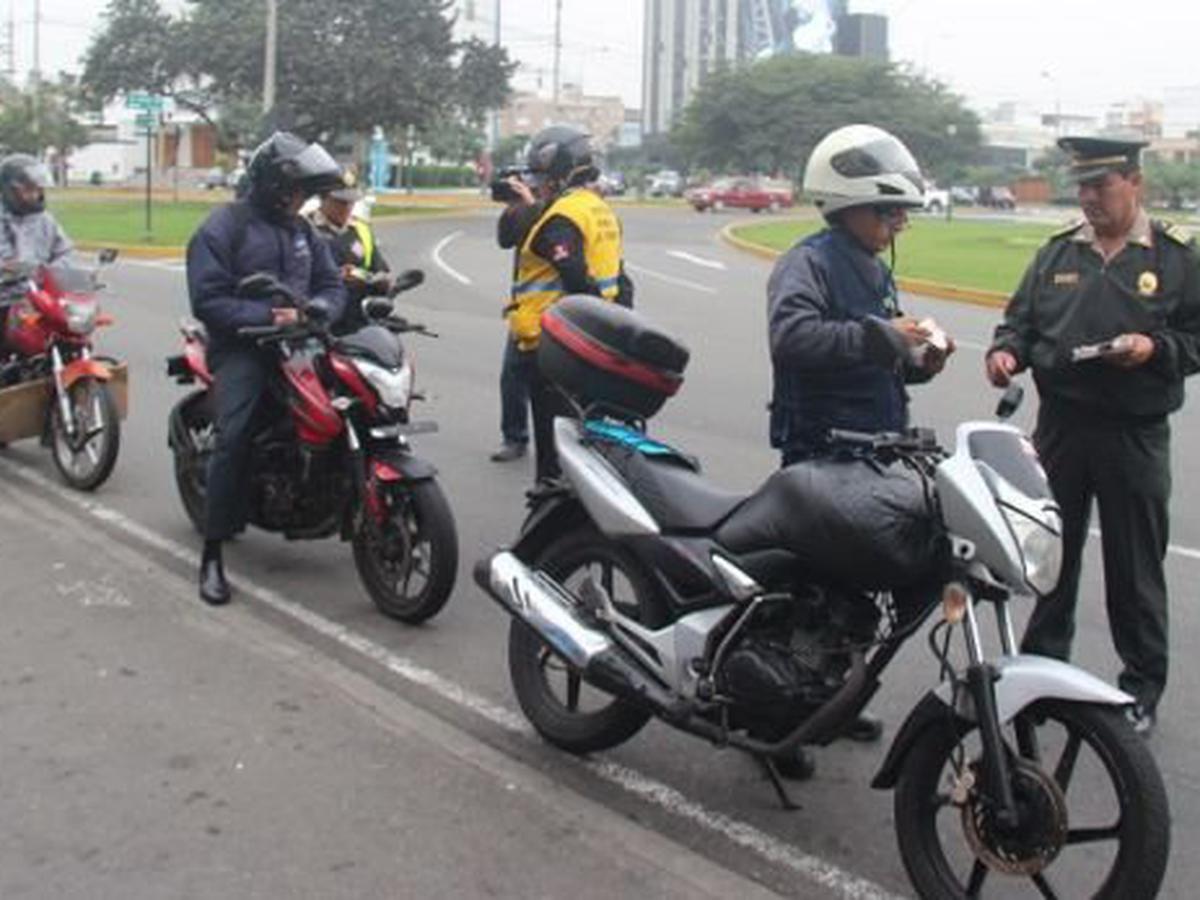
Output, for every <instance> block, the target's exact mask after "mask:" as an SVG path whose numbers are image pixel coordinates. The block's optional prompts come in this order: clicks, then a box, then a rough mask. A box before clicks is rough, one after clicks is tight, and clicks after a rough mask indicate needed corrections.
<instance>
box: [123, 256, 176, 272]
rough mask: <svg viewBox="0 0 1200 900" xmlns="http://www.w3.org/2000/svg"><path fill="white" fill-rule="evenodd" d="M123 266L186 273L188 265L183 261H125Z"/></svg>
mask: <svg viewBox="0 0 1200 900" xmlns="http://www.w3.org/2000/svg"><path fill="white" fill-rule="evenodd" d="M121 265H123V266H138V267H139V268H142V269H158V270H159V271H166V272H186V271H187V263H186V262H184V261H183V260H182V259H123V260H121Z"/></svg>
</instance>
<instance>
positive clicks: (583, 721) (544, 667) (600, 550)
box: [508, 528, 664, 753]
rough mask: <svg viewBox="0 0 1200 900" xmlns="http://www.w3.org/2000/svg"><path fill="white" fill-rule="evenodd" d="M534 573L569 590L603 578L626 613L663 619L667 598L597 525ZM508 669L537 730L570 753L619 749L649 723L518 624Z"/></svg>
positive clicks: (572, 536) (565, 541)
mask: <svg viewBox="0 0 1200 900" xmlns="http://www.w3.org/2000/svg"><path fill="white" fill-rule="evenodd" d="M533 568H535V569H540V570H541V571H543V572H545V573H546V574H547V575H549V576H550V577H551V578H553V579H554V580H555V581H557V582H558V583H559V584H561V585H563V586H564V587H565V588H566V589H567V591H568V592H571V591H572V590H573V589H574V588H575V587H576V586H577V584H578V582H579V581H581V580H582V579H583V578H586V577H587V576H588V575H589V574H590V575H592V576H593V577H596V576H598V583H599V584H600V585H601V586H602V587H603V588H604V589H605V590H606V591H607V592H608V594H609V596H610V597H611V598H612V600H613V603H614V604H615V605H616V606H617V608H618V609H620V610H621V612H622V613H624V614H625V615H628V616H630V617H631V618H634V619H636V620H637V621H639V622H641V623H643V624H646V625H650V626H653V625H655V624H658V623H659V622H661V621H662V620H663V618H664V615H663V610H662V606H661V601H660V600H659V599H658V597H657V595H656V594H655V592H654V588H653V586H652V584H651V582H650V579H649V577H648V576H647V575H646V574H645V572H644V571H643V569H642V567H641V565H640V564H639V563H638V562H637V560H635V559H634V558H632V557H631V556H630V555H629V554H627V553H626V552H625V551H624V550H622V549H621V548H620V547H618V546H616V545H615V544H612V543H610V542H608V541H607V540H606V539H605V538H604V537H603V536H602V535H601V534H600V533H599V532H597V531H595V530H593V529H591V528H588V529H586V530H582V531H575V532H571V533H568V534H565V535H563V536H562V537H560V538H558V539H557V540H555V541H553V542H552V543H550V544H549V545H548V546H547V547H546V548H545V550H543V551H542V552H541V554H539V556H538V558H537V559H536V560H535V561H534V565H533ZM508 671H509V677H510V678H511V679H512V685H513V691H514V692H515V693H516V695H517V702H518V703H519V704H520V706H521V710H522V711H523V712H524V713H525V716H526V718H528V719H529V721H530V723H531V724H532V725H533V727H534V729H536V730H537V732H538V734H540V735H541V736H542V737H543V738H544V739H545V740H546V741H547V742H549V743H551V744H553V745H554V746H556V747H558V748H560V749H562V750H566V751H567V752H568V753H594V752H597V751H600V750H607V749H608V748H610V747H615V746H617V745H618V744H622V743H624V742H625V741H627V740H629V739H630V738H631V737H633V736H634V735H635V734H637V733H638V731H640V730H641V729H642V727H643V726H644V725H645V724H646V723H647V722H648V721H649V720H650V714H649V713H648V712H645V711H644V710H641V709H639V708H637V707H635V706H632V705H631V704H629V703H626V702H625V701H623V700H618V699H616V698H614V697H612V696H611V695H609V694H606V693H604V692H602V691H599V690H597V689H594V688H591V687H590V686H588V685H586V684H585V683H584V681H583V678H582V676H581V675H580V673H579V672H578V671H577V670H576V669H574V668H572V667H571V666H570V665H568V664H567V662H566V661H565V660H563V659H561V658H560V657H558V656H557V655H555V654H554V652H553V651H552V650H551V649H550V647H549V646H547V644H546V643H545V642H543V641H542V639H541V638H540V637H538V635H537V634H536V633H535V632H534V631H533V629H531V628H530V627H529V626H527V625H526V624H525V623H523V622H521V621H519V620H517V619H514V620H513V621H512V623H511V625H510V626H509V632H508Z"/></svg>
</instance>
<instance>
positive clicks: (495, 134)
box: [488, 0, 500, 162]
mask: <svg viewBox="0 0 1200 900" xmlns="http://www.w3.org/2000/svg"><path fill="white" fill-rule="evenodd" d="M492 18H493V20H494V22H493V26H494V27H493V31H492V43H493V44H495V46H496V47H497V48H499V46H500V0H496V2H495V4H494V11H493V15H492ZM488 145H489V147H490V148H491V151H492V153H493V154H495V152H496V148H497V147H499V146H500V110H498V109H493V110H492V127H491V128H490V129H489V135H488ZM493 162H494V160H493Z"/></svg>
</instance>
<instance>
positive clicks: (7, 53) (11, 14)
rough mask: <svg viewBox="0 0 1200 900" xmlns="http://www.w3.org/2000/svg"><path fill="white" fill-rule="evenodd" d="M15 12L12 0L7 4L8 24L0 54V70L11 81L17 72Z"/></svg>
mask: <svg viewBox="0 0 1200 900" xmlns="http://www.w3.org/2000/svg"><path fill="white" fill-rule="evenodd" d="M16 37H17V13H16V6H15V5H14V2H10V3H9V4H8V24H7V25H6V27H5V31H4V48H3V53H2V54H0V60H2V61H3V62H2V64H0V71H2V72H3V73H4V75H5V76H6V77H7V78H8V80H9V81H12V80H13V79H14V77H15V76H16V74H17V45H16Z"/></svg>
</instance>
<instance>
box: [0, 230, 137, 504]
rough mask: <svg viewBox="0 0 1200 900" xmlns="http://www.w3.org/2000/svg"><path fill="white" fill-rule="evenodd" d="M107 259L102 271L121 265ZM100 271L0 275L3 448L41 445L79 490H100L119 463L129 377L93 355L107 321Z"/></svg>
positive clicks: (111, 254)
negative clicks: (96, 335) (35, 440)
mask: <svg viewBox="0 0 1200 900" xmlns="http://www.w3.org/2000/svg"><path fill="white" fill-rule="evenodd" d="M116 255H117V254H116V251H115V250H105V251H102V252H101V254H100V256H99V261H100V264H101V265H105V264H107V263H110V262H112V261H113V260H114V259H116ZM98 275H99V270H98V269H85V268H78V267H74V266H69V265H62V264H58V265H54V266H38V265H25V264H23V265H18V266H16V267H10V268H7V269H5V270H4V272H3V274H0V309H2V310H3V311H4V312H6V313H7V316H6V317H5V320H3V321H4V340H3V342H2V343H0V347H2V348H3V349H2V351H0V387H2V388H3V389H0V441H2V442H4V443H8V442H11V441H16V440H22V439H24V438H31V437H41V439H42V443H43V444H44V445H46V446H49V447H50V449H51V451H52V454H53V457H54V464H55V466H56V467H57V468H58V471H59V473H60V474H61V475H62V477H63V480H64V481H66V483H67V484H69V485H70V486H71V487H73V488H77V489H78V490H81V491H91V490H95V489H96V488H97V487H99V486H100V485H101V484H102V483H103V482H104V481H105V480H106V479H107V478H108V476H109V475H110V474H112V470H113V466H114V465H116V462H117V451H118V450H119V448H120V445H121V419H122V418H124V417H125V412H126V406H127V393H126V392H127V384H128V382H127V369H126V367H125V366H124V365H123V364H119V363H117V362H116V361H114V360H111V359H106V358H102V357H96V356H93V354H92V333H93V332H94V331H95V330H96V328H97V327H98V326H101V325H108V324H111V323H112V319H111V317H109V316H106V315H102V314H101V313H100V304H99V301H98V300H97V297H96V294H97V293H98V292H99V290H100V289H101V287H103V285H101V284H100V282H99V278H98Z"/></svg>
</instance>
